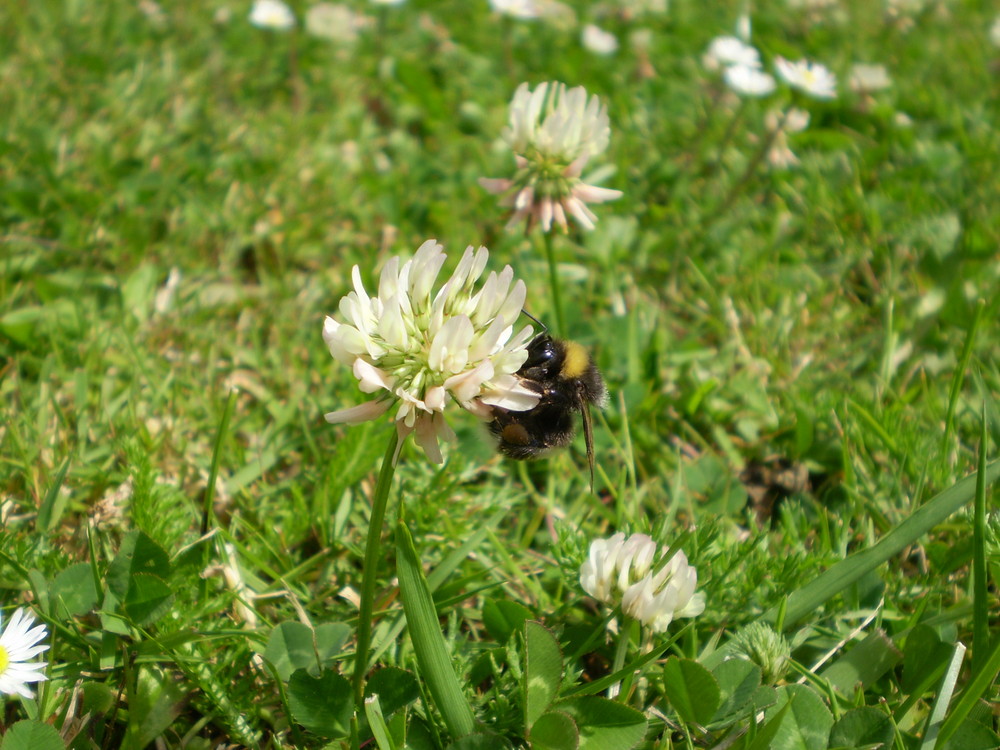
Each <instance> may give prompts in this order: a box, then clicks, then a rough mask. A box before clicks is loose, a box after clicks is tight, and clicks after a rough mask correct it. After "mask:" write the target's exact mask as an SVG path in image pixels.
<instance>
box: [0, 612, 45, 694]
mask: <svg viewBox="0 0 1000 750" xmlns="http://www.w3.org/2000/svg"><path fill="white" fill-rule="evenodd" d="M33 622H34V616H33V615H32V614H31V613H30V612H26V611H25V610H23V609H17V610H15V611H14V614H13V615H11V618H10V622H8V623H7V627H6V628H4V630H3V632H2V633H0V694H3V695H20V696H21V697H23V698H32V697H34V693H33V692H32V690H31V688H29V687H28V683H29V682H42V681H43V680H46V679H48V678H47V677H46V676H45V675H44V674H42V670H43V669H45V667H47V666H48V663H47V662H44V661H34V662H32V661H28V660H29V659H31V658H32V657H34V656H38V654H40V653H42V652H43V651H46V650H47V649H48V648H49V647H48V646H45V645H42V646H39V645H37V644H38V642H39V641H40V640H42V639H43V638H45V636H46V635H47V632H46V630H45V626H44V625H36V626H35V627H32V624H33ZM2 623H3V617H2V616H0V624H2Z"/></svg>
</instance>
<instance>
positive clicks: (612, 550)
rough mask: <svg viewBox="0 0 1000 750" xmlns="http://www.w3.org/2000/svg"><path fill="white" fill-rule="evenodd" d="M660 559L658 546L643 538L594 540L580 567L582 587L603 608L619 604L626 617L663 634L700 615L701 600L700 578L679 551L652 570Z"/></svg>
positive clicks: (614, 537)
mask: <svg viewBox="0 0 1000 750" xmlns="http://www.w3.org/2000/svg"><path fill="white" fill-rule="evenodd" d="M658 557H661V551H660V550H659V548H658V547H657V544H656V542H654V541H653V540H652V539H651V538H650V537H648V536H647V535H645V534H633V535H632V536H630V537H628V539H626V538H625V535H624V534H621V533H618V534H615V535H614V536H612V537H610V538H609V539H597V540H595V541H594V542H592V543H591V545H590V551H589V553H588V555H587V559H586V560H585V561H584V563H583V565H582V566H581V567H580V585H581V586H582V587H583V590H584V591H586V592H587V593H588V594H590V595H591V596H592V597H594V598H595V599H597V600H599V601H602V602H604V603H605V604H609V605H612V606H614V605H616V604H618V603H620V604H621V607H622V612H623V613H624V614H626V615H628V616H629V617H632V618H634V619H636V620H639V622H641V623H642V624H643V625H646V626H647V627H649V628H650V629H651V630H652V631H653V632H654V633H662V632H663V631H665V630H666V629H667V627H668V626H669V625H670V623H671V622H672V621H673V620H674V619H675V618H677V617H694V616H696V615H700V614H701V613H702V612H703V611H704V609H705V597H704V594H702V593H700V592H699V593H697V594H696V593H695V587H696V586H697V584H698V574H697V572H696V571H695V569H694V568H693V567H691V566H690V565H688V562H687V557H685V555H684V553H683V552H681V551H678V552H677V553H676V554H674V556H673V557H671V558H670V560H669V561H667V563H666V564H664V565H663V566H661V567H659V569H657V570H655V571H653V568H654V567H655V566H654V562H655V561H656V560H657V558H658Z"/></svg>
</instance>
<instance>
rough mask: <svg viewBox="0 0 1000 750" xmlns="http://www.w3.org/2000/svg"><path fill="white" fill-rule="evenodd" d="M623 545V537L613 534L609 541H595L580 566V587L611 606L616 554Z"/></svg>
mask: <svg viewBox="0 0 1000 750" xmlns="http://www.w3.org/2000/svg"><path fill="white" fill-rule="evenodd" d="M624 544H625V535H624V534H622V533H618V534H615V535H614V536H612V537H611V538H609V539H595V540H594V541H593V542H591V543H590V552H589V553H588V555H587V559H586V560H585V561H584V563H583V565H581V566H580V586H581V587H583V590H584V591H586V592H587V593H588V594H590V595H591V596H592V597H594V598H595V599H597V600H598V601H602V602H604V603H605V604H613V603H614V601H615V597H614V586H615V584H616V583H617V580H618V579H617V573H618V553H619V552H621V549H622V545H624Z"/></svg>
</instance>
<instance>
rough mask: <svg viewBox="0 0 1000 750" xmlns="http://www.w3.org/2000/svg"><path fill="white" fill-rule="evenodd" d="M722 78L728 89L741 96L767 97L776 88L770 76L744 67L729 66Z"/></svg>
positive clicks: (755, 69)
mask: <svg viewBox="0 0 1000 750" xmlns="http://www.w3.org/2000/svg"><path fill="white" fill-rule="evenodd" d="M722 78H723V80H725V82H726V85H727V86H729V88H731V89H732V90H733V91H735V92H736V93H737V94H740V95H741V96H767V95H768V94H770V93H772V92H773V91H774V88H775V86H776V84H775V82H774V78H773V77H772V76H770V75H768V74H767V73H765V72H763V71H762V70H758V69H757V68H751V67H748V66H746V65H730V66H729V67H728V68H726V70H725V72H724V73H723V74H722Z"/></svg>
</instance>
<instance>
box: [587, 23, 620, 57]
mask: <svg viewBox="0 0 1000 750" xmlns="http://www.w3.org/2000/svg"><path fill="white" fill-rule="evenodd" d="M580 42H581V44H583V46H584V48H585V49H587V50H589V51H590V52H593V53H594V54H595V55H612V54H614V53H615V52H616V51H617V50H618V37H616V36H615V35H614V34H612V33H611V32H609V31H605V30H604V29H601V28H599V27H597V26H595V25H594V24H592V23H588V24H587V25H586V26H584V27H583V31H582V32H581V34H580Z"/></svg>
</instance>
